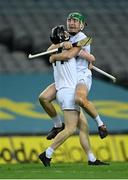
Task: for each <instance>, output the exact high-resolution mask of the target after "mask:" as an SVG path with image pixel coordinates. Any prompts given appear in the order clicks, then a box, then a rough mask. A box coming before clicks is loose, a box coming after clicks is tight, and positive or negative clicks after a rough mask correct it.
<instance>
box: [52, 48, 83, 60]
mask: <svg viewBox="0 0 128 180" xmlns="http://www.w3.org/2000/svg"><path fill="white" fill-rule="evenodd" d="M80 49H81V48H80V47H73V48H71V49H69V50H68V51H67V50H66V51H63V52H61V53H58V54H53V55H51V56H50V58H49V61H50V62H51V63H53V62H55V61H67V60H69V59H71V58H73V57H75V56H77V54H78V53H79V51H80Z"/></svg>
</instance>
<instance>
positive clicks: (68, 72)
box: [53, 58, 77, 90]
mask: <svg viewBox="0 0 128 180" xmlns="http://www.w3.org/2000/svg"><path fill="white" fill-rule="evenodd" d="M53 68H54V80H55V85H56V89H57V90H59V89H62V88H67V87H68V88H75V86H76V83H77V71H76V59H75V58H72V59H70V60H68V61H63V62H62V61H56V63H53Z"/></svg>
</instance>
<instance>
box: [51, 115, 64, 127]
mask: <svg viewBox="0 0 128 180" xmlns="http://www.w3.org/2000/svg"><path fill="white" fill-rule="evenodd" d="M52 119H53V123H54V127H62V121H61V118H60V116H59V115H57V116H55V117H54V118H52Z"/></svg>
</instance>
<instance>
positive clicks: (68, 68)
mask: <svg viewBox="0 0 128 180" xmlns="http://www.w3.org/2000/svg"><path fill="white" fill-rule="evenodd" d="M85 37H86V35H85V34H84V33H82V32H79V33H78V34H76V35H75V36H71V37H70V42H72V44H73V43H75V42H78V41H80V40H82V39H84V38H85ZM83 48H85V49H86V51H88V52H89V51H90V45H89V46H85V47H83ZM53 69H54V80H55V86H56V89H57V90H60V89H62V88H75V87H76V84H77V83H78V82H79V80H80V79H81V76H83V74H81V73H84V76H85V75H88V74H90V75H91V71H90V70H89V69H88V61H86V60H85V59H82V58H80V57H77V58H72V59H70V60H68V61H63V62H62V61H56V62H55V63H53Z"/></svg>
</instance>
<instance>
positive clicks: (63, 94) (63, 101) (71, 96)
mask: <svg viewBox="0 0 128 180" xmlns="http://www.w3.org/2000/svg"><path fill="white" fill-rule="evenodd" d="M56 98H57V101H58V103H59V105H60V107H61V109H62V110H76V111H80V107H79V106H78V105H76V104H75V89H72V88H62V89H60V90H58V91H57V94H56Z"/></svg>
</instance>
